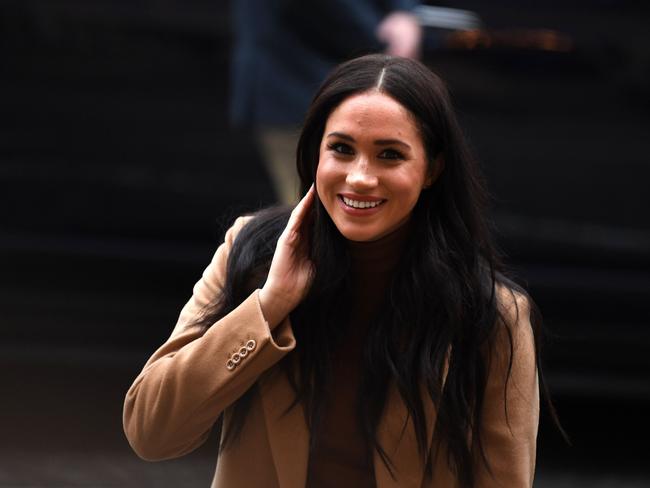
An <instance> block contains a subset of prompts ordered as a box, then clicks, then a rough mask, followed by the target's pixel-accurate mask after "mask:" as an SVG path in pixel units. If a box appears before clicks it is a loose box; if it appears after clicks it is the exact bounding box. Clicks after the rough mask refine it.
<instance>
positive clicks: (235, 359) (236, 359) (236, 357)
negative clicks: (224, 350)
mask: <svg viewBox="0 0 650 488" xmlns="http://www.w3.org/2000/svg"><path fill="white" fill-rule="evenodd" d="M230 360H231V361H232V362H233V363H235V364H238V363H239V361H241V356H240V355H239V353H235V354H233V355H232V357H231V358H230Z"/></svg>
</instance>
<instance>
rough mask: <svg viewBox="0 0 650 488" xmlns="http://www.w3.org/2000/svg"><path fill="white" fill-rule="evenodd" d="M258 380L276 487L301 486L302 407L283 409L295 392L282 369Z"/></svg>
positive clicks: (305, 445) (305, 444)
mask: <svg viewBox="0 0 650 488" xmlns="http://www.w3.org/2000/svg"><path fill="white" fill-rule="evenodd" d="M260 383H261V384H260V390H261V397H262V405H263V408H264V416H265V418H266V427H267V429H268V434H269V436H268V437H269V444H270V445H271V454H272V456H273V462H274V463H275V469H276V472H277V474H278V486H280V487H282V488H304V487H305V483H306V482H307V462H308V458H309V430H308V428H307V424H306V422H305V415H304V410H303V407H302V405H296V406H294V407H293V408H292V409H291V410H289V411H287V409H288V408H289V406H290V405H291V403H292V401H293V399H294V398H295V394H294V392H293V389H292V388H291V385H290V384H289V381H288V379H287V377H286V375H285V374H284V373H283V372H282V371H277V372H276V374H273V375H272V376H271V377H269V378H267V379H266V380H264V381H263V382H260ZM252 469H254V468H252Z"/></svg>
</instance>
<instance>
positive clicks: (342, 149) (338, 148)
mask: <svg viewBox="0 0 650 488" xmlns="http://www.w3.org/2000/svg"><path fill="white" fill-rule="evenodd" d="M327 148H328V149H329V150H330V151H334V152H335V153H338V154H345V155H346V156H350V155H352V154H354V150H353V149H352V148H351V147H350V146H349V145H347V144H344V143H342V142H334V143H331V144H328V145H327Z"/></svg>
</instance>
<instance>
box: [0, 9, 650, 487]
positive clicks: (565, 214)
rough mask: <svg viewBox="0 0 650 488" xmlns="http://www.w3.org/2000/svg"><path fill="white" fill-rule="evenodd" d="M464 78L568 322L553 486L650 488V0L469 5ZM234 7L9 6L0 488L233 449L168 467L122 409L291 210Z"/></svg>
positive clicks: (159, 476)
mask: <svg viewBox="0 0 650 488" xmlns="http://www.w3.org/2000/svg"><path fill="white" fill-rule="evenodd" d="M446 5H448V6H452V7H456V8H462V9H468V10H471V11H474V12H476V13H477V14H478V15H479V16H480V18H481V19H482V31H481V33H479V34H476V33H474V34H468V33H460V34H458V35H456V36H451V37H449V38H447V40H448V42H447V43H445V44H443V45H441V44H440V43H439V42H438V41H439V39H440V35H441V33H440V32H439V31H438V30H436V29H434V28H426V29H425V39H424V50H423V59H424V61H425V62H426V64H428V65H429V66H431V67H432V68H433V69H434V70H435V71H437V72H438V73H439V74H440V75H441V76H442V77H443V78H444V79H446V80H447V81H448V83H449V86H450V89H451V91H452V94H453V97H454V100H455V103H456V105H457V107H458V110H459V113H460V115H461V118H462V121H463V124H464V127H465V128H466V131H467V133H468V135H469V137H470V140H471V142H472V144H473V146H474V147H475V149H476V152H477V153H478V155H479V157H480V160H481V164H482V166H483V168H484V170H485V172H486V174H487V176H488V180H489V183H490V187H491V190H492V193H493V195H494V198H495V206H494V211H493V218H494V221H495V225H496V228H497V230H498V236H499V240H500V243H501V246H502V247H503V249H504V251H505V252H506V254H507V255H508V257H509V260H510V263H511V264H512V267H513V269H514V270H515V272H516V274H517V276H518V277H519V279H520V280H521V281H522V282H523V283H524V284H526V285H527V286H528V287H529V289H530V291H531V293H532V295H533V297H534V298H535V299H536V300H537V301H538V304H539V305H540V307H541V309H542V311H543V313H544V316H545V321H546V324H547V326H548V331H549V334H548V338H547V341H546V343H545V362H546V368H547V371H548V375H549V380H550V385H551V388H552V391H553V393H554V398H555V401H556V404H557V408H558V413H559V415H560V418H561V420H562V422H563V423H564V426H565V428H566V430H567V431H568V434H569V435H570V437H571V438H572V442H573V446H572V447H569V446H567V445H566V444H564V443H563V441H562V439H561V437H560V435H559V434H558V433H557V432H556V431H555V430H554V429H553V428H552V426H551V423H550V421H549V420H548V418H547V416H543V418H542V425H541V431H540V438H539V459H538V474H537V482H536V486H540V487H558V488H559V487H574V486H590V487H637V486H638V487H641V486H646V487H647V486H650V467H648V459H649V455H650V448H648V438H649V435H650V424H649V421H648V415H647V413H648V411H649V407H650V312H649V311H648V306H649V305H650V219H649V218H648V210H649V209H650V190H649V189H648V181H650V160H649V158H650V156H649V155H650V137H649V136H650V35H649V33H650V28H649V24H650V6H649V5H648V4H647V3H646V2H642V1H624V0H622V1H605V0H593V1H582V0H572V1H562V2H560V1H556V0H552V1H541V2H532V1H508V0H501V1H495V2H480V1H459V2H448V3H447V4H446ZM232 34H233V33H232V24H231V11H230V5H229V4H228V2H223V1H222V2H219V1H207V0H186V1H184V2H181V1H177V0H151V1H129V2H127V1H123V0H95V1H92V2H89V1H87V0H85V1H82V0H48V1H45V0H21V1H13V2H12V1H0V269H1V270H2V272H1V273H0V379H1V381H2V385H3V386H4V388H3V395H2V401H1V402H0V486H2V487H10V486H11V487H18V486H20V487H32V486H33V487H36V486H39V487H67V486H70V487H80V486H84V487H89V486H101V487H126V486H128V487H140V486H188V487H194V486H196V487H202V486H208V485H209V482H210V480H211V476H212V471H213V469H214V461H215V455H216V444H215V439H211V440H210V441H209V442H208V445H206V446H204V447H203V448H201V449H200V450H198V451H197V452H196V453H193V454H191V455H190V456H187V457H185V458H183V459H180V460H176V461H170V462H163V463H157V464H149V463H145V462H144V461H140V460H139V459H138V458H137V457H136V456H135V454H133V453H132V452H131V451H130V449H129V447H128V444H127V442H126V439H125V438H124V435H123V433H122V430H121V408H122V399H123V395H124V393H125V392H126V390H127V388H128V387H129V385H130V383H131V381H132V380H133V379H134V378H135V376H136V375H137V373H138V372H139V370H140V368H141V367H142V365H143V364H144V362H145V361H146V359H147V358H148V356H149V355H150V354H151V352H152V351H153V350H154V349H155V348H156V347H157V346H158V345H160V344H161V343H162V342H163V341H164V340H165V339H166V338H167V336H168V335H169V333H170V332H171V328H172V327H173V324H174V323H175V320H176V317H177V314H178V312H179V310H180V308H181V306H182V305H183V303H184V302H185V301H186V300H187V299H188V298H189V296H190V294H191V287H192V285H193V283H194V282H195V281H196V280H197V279H198V278H199V276H200V273H201V271H202V269H203V268H204V267H205V266H206V265H207V263H208V262H209V260H210V258H211V255H212V253H213V252H214V250H215V249H216V246H217V245H218V243H219V241H220V239H221V237H222V234H223V231H224V229H225V228H226V227H227V226H228V224H229V223H231V222H232V220H233V218H234V217H235V216H236V215H239V214H241V213H242V212H245V211H250V210H254V209H257V208H260V207H262V206H264V205H268V204H270V203H272V202H273V201H274V194H273V189H272V187H271V185H270V183H269V182H268V175H267V174H266V170H265V168H264V165H263V164H262V163H261V157H260V154H259V150H258V149H257V147H256V145H255V144H254V143H253V138H252V137H251V134H250V131H247V130H246V129H244V128H238V129H234V128H232V127H231V126H230V124H229V121H228V97H229V93H230V56H231V47H232V37H233V36H232Z"/></svg>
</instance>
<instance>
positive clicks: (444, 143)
mask: <svg viewBox="0 0 650 488" xmlns="http://www.w3.org/2000/svg"><path fill="white" fill-rule="evenodd" d="M373 90H377V91H379V92H381V93H383V94H385V95H387V96H389V97H391V98H393V99H394V100H396V101H397V102H399V103H400V104H401V105H402V106H404V107H405V108H406V109H407V110H408V111H409V112H410V113H411V114H412V115H413V117H414V119H415V120H416V122H417V126H418V128H419V131H420V135H421V137H422V141H423V144H424V147H425V150H426V154H427V158H428V161H429V164H430V167H433V165H434V164H439V163H440V162H441V161H444V170H443V171H442V173H441V174H440V175H439V176H438V178H437V179H436V181H435V182H434V184H433V185H432V186H430V187H429V188H427V189H424V190H423V191H422V192H421V194H420V197H419V200H418V202H417V204H416V205H415V208H414V210H413V215H412V218H411V222H412V233H413V234H412V238H410V239H409V240H408V243H407V249H405V251H404V253H403V256H402V258H401V259H402V261H401V262H400V265H399V266H398V268H397V271H396V273H395V275H394V277H393V278H392V281H391V283H390V285H389V287H388V290H387V295H386V299H385V300H384V301H383V305H382V307H383V308H382V310H379V311H378V312H377V314H376V317H377V319H376V321H374V322H373V325H372V327H371V328H370V332H369V336H368V337H367V339H366V341H365V342H364V344H365V346H364V347H365V350H364V351H363V366H362V368H363V371H362V380H361V385H360V391H359V394H360V395H361V398H363V399H364V402H363V404H362V405H360V412H359V422H360V425H362V427H363V431H364V433H365V435H366V437H367V440H368V443H369V446H370V447H371V448H372V449H374V450H376V452H378V453H379V455H380V456H381V458H382V460H383V461H384V463H385V464H386V466H387V467H388V468H389V470H391V460H390V456H389V455H388V454H387V453H386V452H385V451H384V449H383V447H382V446H381V445H380V443H379V441H378V439H377V427H378V425H379V422H380V417H381V415H382V412H383V410H384V405H385V403H386V400H387V392H388V388H389V385H390V384H394V385H396V387H397V389H398V391H399V393H400V395H401V397H402V399H403V401H404V404H405V405H406V407H407V409H408V413H409V417H410V419H412V421H413V424H414V427H415V432H416V438H417V442H418V448H419V452H420V454H421V456H422V459H423V462H424V465H425V466H426V468H427V474H429V475H430V474H431V469H432V460H431V455H430V453H429V452H428V451H427V447H428V443H429V441H431V439H427V433H426V432H427V430H426V419H425V414H424V411H425V408H424V405H425V404H424V401H425V400H427V401H428V399H427V398H424V397H423V395H425V396H427V395H428V396H429V397H430V400H431V401H432V402H433V404H434V405H435V406H436V409H437V412H438V415H437V420H436V426H435V430H434V436H435V439H433V440H435V444H434V445H435V446H444V448H445V449H446V452H447V453H448V458H447V462H448V463H449V465H450V467H451V468H452V469H453V471H454V472H455V473H456V476H457V477H458V480H459V482H460V484H461V486H463V487H472V486H474V482H475V472H476V465H475V463H476V462H477V453H479V454H480V456H479V457H478V459H479V460H480V459H482V461H483V462H485V463H486V464H488V461H487V457H486V455H485V452H484V449H483V446H482V444H481V442H482V441H481V430H482V425H481V415H480V413H481V408H482V405H483V401H484V392H485V388H486V382H487V369H488V367H489V361H490V358H489V357H486V354H487V355H489V351H490V348H489V347H486V344H490V342H491V341H493V339H494V337H495V336H496V334H497V333H498V329H499V328H503V329H505V330H506V332H507V334H506V336H507V337H508V341H509V344H510V348H509V349H510V350H509V358H510V359H509V366H508V375H509V374H510V368H511V367H512V351H513V339H512V333H511V331H510V328H509V327H508V322H511V320H507V318H506V317H505V316H504V315H505V314H504V312H503V310H502V307H501V306H500V305H501V304H500V303H499V298H498V296H497V289H498V288H499V287H503V288H505V289H507V290H509V291H510V293H511V295H512V296H513V302H514V303H516V301H515V298H514V295H515V294H523V295H524V296H527V295H526V293H525V291H524V290H523V289H521V288H520V287H518V286H517V285H515V284H514V283H513V282H512V281H510V280H509V279H507V278H506V277H505V274H504V272H503V269H502V268H503V266H502V264H501V260H500V258H499V253H498V252H497V250H496V248H495V245H494V243H493V241H492V238H491V232H490V228H489V225H488V220H487V218H486V206H487V203H488V197H487V192H486V189H485V185H484V181H483V179H482V176H481V173H480V171H479V168H478V165H477V163H476V161H475V160H474V158H473V157H472V155H471V154H470V151H469V149H468V145H467V143H466V141H465V138H464V136H463V134H462V131H461V129H460V127H459V124H458V122H457V118H456V115H455V112H454V110H453V108H452V105H451V101H450V97H449V95H448V92H447V89H446V88H445V85H444V83H443V82H442V81H441V80H440V78H439V77H438V76H436V75H435V74H434V73H433V72H431V71H430V70H429V69H428V68H427V67H425V66H424V65H422V64H421V63H419V62H417V61H413V60H409V59H404V58H397V57H391V56H386V55H368V56H363V57H361V58H356V59H353V60H351V61H348V62H346V63H344V64H342V65H339V66H338V67H337V68H336V69H335V70H334V71H333V72H332V73H331V74H330V75H329V77H328V78H327V79H326V80H325V81H324V83H323V84H322V86H321V87H320V89H319V90H318V92H317V93H316V95H315V97H314V99H313V102H312V104H311V106H310V108H309V111H308V113H307V116H306V119H305V122H304V125H303V129H302V133H301V136H300V140H299V143H298V147H297V169H298V173H299V174H300V179H301V185H302V192H303V193H304V192H306V191H307V190H308V189H309V187H310V186H311V185H312V183H314V181H315V177H316V168H317V166H318V160H319V147H320V144H321V140H322V137H323V131H324V128H325V124H326V121H327V119H328V117H329V115H330V114H331V113H332V111H333V110H334V109H335V108H336V107H337V106H338V105H339V104H340V103H341V102H342V101H343V100H345V99H347V98H348V97H350V96H352V95H355V94H360V93H364V92H368V91H373ZM289 212H290V209H289V208H284V207H273V208H270V209H266V210H263V211H261V212H259V213H257V214H256V216H255V217H254V218H253V219H252V220H251V221H250V222H249V223H247V224H246V226H245V227H244V228H243V229H242V230H241V232H240V233H239V235H238V237H237V238H236V240H235V242H234V244H233V247H232V250H231V253H230V256H229V259H228V268H227V277H226V281H225V285H224V289H223V293H222V295H221V296H220V297H219V300H218V301H217V302H215V303H214V304H213V305H212V306H211V307H210V309H209V310H208V312H207V313H206V314H205V315H204V316H203V317H202V318H201V320H200V324H201V325H203V326H204V327H206V328H207V327H210V326H211V325H212V324H214V323H215V322H216V320H218V319H219V318H220V317H222V316H224V315H226V314H227V313H229V312H230V311H231V310H233V309H234V308H235V307H236V306H237V305H239V304H240V303H241V302H242V301H243V300H244V299H245V298H246V297H248V296H249V295H250V293H251V292H252V291H253V290H255V289H256V288H259V287H262V286H263V284H264V282H265V279H266V276H267V273H268V269H269V266H270V263H271V259H272V257H273V252H274V249H275V243H276V242H277V239H278V237H279V235H280V233H281V232H282V230H283V228H284V226H285V225H286V223H287V220H288V217H289ZM303 236H305V239H306V248H307V249H308V253H309V257H310V259H311V260H312V262H313V264H314V270H315V271H314V277H313V282H312V285H311V288H310V290H309V292H308V294H307V296H306V298H305V299H304V300H303V301H302V302H301V303H300V304H299V305H298V307H297V308H296V309H295V310H293V311H292V312H291V315H290V320H291V324H292V328H293V332H294V334H295V337H296V342H297V346H296V348H295V350H294V351H292V353H290V354H288V355H287V356H286V357H285V358H284V359H283V360H282V363H281V367H282V369H283V370H284V371H285V372H286V374H287V375H288V378H289V380H290V381H291V384H292V386H293V388H294V390H295V393H296V400H295V402H294V406H295V405H297V404H299V403H301V404H302V405H303V406H304V409H305V413H306V418H307V423H308V426H309V428H310V431H311V434H312V436H311V442H312V446H313V444H314V443H315V442H317V441H318V439H317V436H316V430H317V429H316V428H315V427H316V426H317V425H318V421H319V418H320V405H322V404H323V395H324V393H323V391H322V390H323V388H322V385H325V384H326V382H327V380H328V378H329V375H330V368H331V357H332V354H333V351H334V350H335V348H336V347H337V344H338V342H339V341H340V338H341V335H342V331H341V330H340V327H341V324H344V323H345V313H346V312H345V311H347V310H349V309H350V306H352V304H350V303H348V300H349V297H350V296H351V293H350V277H349V267H350V258H349V255H348V250H347V246H346V242H345V238H344V237H343V236H342V235H341V234H340V232H339V231H338V230H337V228H336V226H335V225H334V223H333V221H332V220H331V218H330V217H329V215H328V214H327V211H326V210H325V208H324V207H323V205H322V203H321V202H320V200H319V199H318V198H316V199H315V203H314V206H313V208H312V210H311V211H310V213H309V215H308V218H307V219H306V221H305V222H304V224H303ZM531 303H532V302H531ZM532 308H533V313H532V315H531V318H532V323H533V332H534V335H535V338H536V344H538V343H539V340H538V335H539V325H538V323H539V321H538V320H537V318H536V317H537V314H536V313H534V312H535V308H534V306H533V307H532ZM486 351H488V352H487V353H486ZM536 354H537V355H539V346H538V345H536ZM538 374H539V377H540V385H541V386H542V389H543V391H545V388H546V387H545V384H544V379H543V375H542V373H541V370H539V360H538ZM445 375H446V376H445ZM422 386H424V387H425V388H424V389H422ZM443 386H444V387H443ZM254 394H255V386H254V387H252V388H251V389H250V390H249V391H248V392H247V393H245V394H244V395H243V396H242V397H240V399H239V400H237V401H236V402H235V403H234V404H233V406H232V416H231V419H232V421H231V422H230V423H229V425H228V426H227V430H226V432H224V435H223V438H222V441H223V442H222V448H227V446H228V444H229V443H230V442H233V441H234V440H235V439H236V438H237V436H238V434H239V432H240V431H241V428H242V426H243V424H244V422H245V420H246V415H247V412H248V411H249V408H250V405H251V400H252V396H253V395H254ZM505 394H506V392H505V391H504V395H505ZM506 408H507V403H506ZM506 416H507V411H506ZM488 469H489V465H488ZM391 473H392V470H391Z"/></svg>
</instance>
